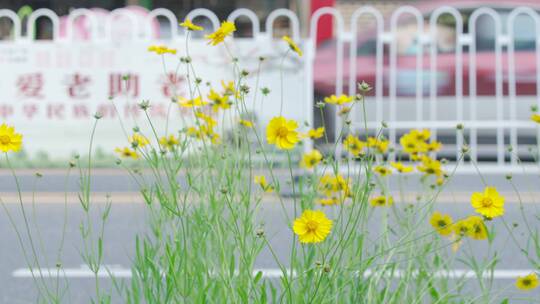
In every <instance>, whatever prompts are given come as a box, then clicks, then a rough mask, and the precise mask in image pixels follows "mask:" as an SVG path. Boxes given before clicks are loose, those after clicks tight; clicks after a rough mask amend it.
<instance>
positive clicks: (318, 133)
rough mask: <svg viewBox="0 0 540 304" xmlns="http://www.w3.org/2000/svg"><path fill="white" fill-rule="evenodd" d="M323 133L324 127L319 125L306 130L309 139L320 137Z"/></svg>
mask: <svg viewBox="0 0 540 304" xmlns="http://www.w3.org/2000/svg"><path fill="white" fill-rule="evenodd" d="M323 135H324V127H320V128H317V129H311V130H309V131H308V133H307V136H308V137H309V138H311V139H317V138H321V137H323Z"/></svg>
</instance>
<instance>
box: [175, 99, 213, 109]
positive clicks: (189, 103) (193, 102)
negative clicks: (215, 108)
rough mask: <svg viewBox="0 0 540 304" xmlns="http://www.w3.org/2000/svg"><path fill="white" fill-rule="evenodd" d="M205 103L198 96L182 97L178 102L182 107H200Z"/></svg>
mask: <svg viewBox="0 0 540 304" xmlns="http://www.w3.org/2000/svg"><path fill="white" fill-rule="evenodd" d="M207 104H208V102H206V101H203V100H202V99H201V97H200V96H199V97H197V98H194V99H187V98H182V99H181V100H180V102H179V103H178V105H179V106H181V107H184V108H193V107H201V106H204V105H207Z"/></svg>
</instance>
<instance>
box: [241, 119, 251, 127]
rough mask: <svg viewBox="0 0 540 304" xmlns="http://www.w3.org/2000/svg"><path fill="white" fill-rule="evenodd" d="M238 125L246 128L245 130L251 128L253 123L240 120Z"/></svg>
mask: <svg viewBox="0 0 540 304" xmlns="http://www.w3.org/2000/svg"><path fill="white" fill-rule="evenodd" d="M238 123H239V124H241V125H242V126H244V127H246V128H253V122H251V121H249V120H245V119H240V120H239V121H238Z"/></svg>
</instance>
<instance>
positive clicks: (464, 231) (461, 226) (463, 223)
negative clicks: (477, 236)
mask: <svg viewBox="0 0 540 304" xmlns="http://www.w3.org/2000/svg"><path fill="white" fill-rule="evenodd" d="M452 228H453V230H454V233H455V234H456V235H457V236H458V238H461V237H464V236H467V235H469V231H470V230H471V229H472V227H471V223H470V222H469V221H468V220H467V219H462V220H459V221H457V222H456V223H455V224H454V225H453V226H452Z"/></svg>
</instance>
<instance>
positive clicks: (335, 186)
mask: <svg viewBox="0 0 540 304" xmlns="http://www.w3.org/2000/svg"><path fill="white" fill-rule="evenodd" d="M319 191H321V192H323V193H324V194H325V195H326V196H333V194H339V195H343V196H350V187H349V180H348V179H345V178H344V177H343V176H341V175H339V174H338V175H330V174H325V175H323V176H321V178H320V180H319Z"/></svg>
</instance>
